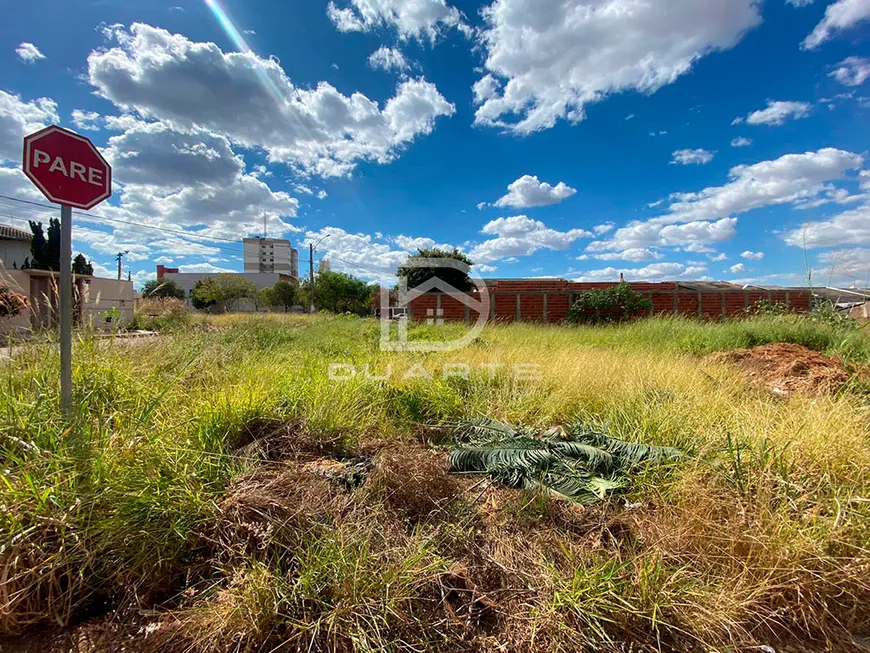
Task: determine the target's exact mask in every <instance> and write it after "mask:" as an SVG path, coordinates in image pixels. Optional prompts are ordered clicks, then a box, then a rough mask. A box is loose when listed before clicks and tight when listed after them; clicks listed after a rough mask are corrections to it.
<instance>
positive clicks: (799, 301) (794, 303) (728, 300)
mask: <svg viewBox="0 0 870 653" xmlns="http://www.w3.org/2000/svg"><path fill="white" fill-rule="evenodd" d="M613 285H615V283H575V282H569V281H566V280H565V279H516V280H514V279H511V280H501V279H499V280H494V281H490V282H487V287H488V290H489V293H490V302H491V307H490V314H489V320H491V321H495V322H516V321H521V322H542V323H558V322H563V321H564V320H565V319H566V318H567V317H568V310H569V307H570V306H571V304H572V303H573V302H574V299H575V297H576V295H577V294H579V293H581V292H583V291H585V290H592V289H604V288H608V287H610V286H613ZM629 285H630V286H631V288H632V290H634V291H635V292H639V293H641V294H643V295H644V296H646V297H648V298H649V299H650V300H651V302H652V305H653V306H652V310H651V311H650V315H683V316H687V317H697V318H701V319H710V320H715V319H723V318H727V317H739V316H742V315H745V311H746V309H747V308H748V307H750V306H752V305H753V304H755V303H757V302H760V301H768V302H771V303H779V304H784V305H786V306H788V307H789V308H790V309H791V310H792V311H794V312H796V313H806V312H809V310H810V307H811V301H812V300H811V297H810V294H809V293H808V292H807V291H805V290H802V289H794V290H789V289H777V290H770V291H768V290H764V289H761V288H747V289H745V290H744V289H742V288H740V287H737V286H735V287H734V288H733V289H731V288H728V289H724V290H714V291H704V292H699V291H696V290H692V289H691V288H686V287H682V286H680V285H679V284H677V283H673V282H666V283H640V282H639V283H631V284H629ZM471 296H472V297H473V298H474V299H475V300H478V299H479V297H478V294H477V291H475V292H473V293H472V294H471ZM409 312H410V317H411V318H412V319H415V320H432V321H437V320H445V321H450V322H454V321H469V322H474V321H475V320H477V311H476V310H474V308H470V307H467V306H466V305H465V303H464V302H463V301H461V298H460V297H459V296H458V295H455V294H447V293H428V294H426V295H424V296H422V297H418V298H417V299H415V300H414V301H413V302H411V306H410V309H409Z"/></svg>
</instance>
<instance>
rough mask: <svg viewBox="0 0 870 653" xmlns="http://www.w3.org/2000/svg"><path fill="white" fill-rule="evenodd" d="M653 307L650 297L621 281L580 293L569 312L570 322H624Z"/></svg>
mask: <svg viewBox="0 0 870 653" xmlns="http://www.w3.org/2000/svg"><path fill="white" fill-rule="evenodd" d="M651 308H652V302H651V301H650V300H649V298H647V297H644V296H643V295H641V294H640V293H637V292H635V291H633V290H632V289H631V286H629V285H628V284H627V283H620V284H617V285H615V286H611V287H610V288H605V289H603V290H597V289H596V290H586V291H584V292H582V293H580V295H579V296H578V298H577V301H575V302H574V305H573V306H572V307H571V310H570V311H569V312H568V323H569V324H602V323H609V322H624V321H626V320H631V319H633V318H635V317H637V315H638V313H640V312H642V311H649V310H650V309H651Z"/></svg>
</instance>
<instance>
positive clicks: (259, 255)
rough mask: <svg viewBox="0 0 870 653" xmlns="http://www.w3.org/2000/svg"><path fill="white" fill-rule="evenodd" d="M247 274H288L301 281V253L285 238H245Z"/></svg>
mask: <svg viewBox="0 0 870 653" xmlns="http://www.w3.org/2000/svg"><path fill="white" fill-rule="evenodd" d="M242 242H243V244H244V260H245V274H252V273H260V274H265V273H269V274H286V275H289V276H291V277H293V279H295V280H298V279H299V252H298V251H297V250H295V249H293V248H292V247H291V246H290V241H289V240H285V239H283V238H245V239H244V240H243V241H242Z"/></svg>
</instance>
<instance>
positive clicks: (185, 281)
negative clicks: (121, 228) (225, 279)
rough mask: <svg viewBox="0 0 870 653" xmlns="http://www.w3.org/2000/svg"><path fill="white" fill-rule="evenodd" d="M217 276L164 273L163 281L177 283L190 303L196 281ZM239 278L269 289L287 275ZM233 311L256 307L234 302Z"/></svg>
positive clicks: (256, 273)
mask: <svg viewBox="0 0 870 653" xmlns="http://www.w3.org/2000/svg"><path fill="white" fill-rule="evenodd" d="M219 276H220V275H219V274H214V273H211V272H208V273H201V272H178V273H176V272H164V273H163V278H164V279H167V280H168V279H171V280H172V281H174V282H175V283H177V284H178V285H179V286H180V287H181V288H183V289H184V294H185V296H186V297H187V302H188V303H190V293H191V291H192V290H193V287H194V286H195V285H196V284H197V282H198V281H202V280H203V279H208V278H210V277H211V278H217V277H219ZM239 276H242V277H244V278H245V279H247V280H248V281H252V282H254V285H255V286H257V288H258V289H263V288H269V287H271V286H274V285H275V284H276V283H278V282H279V281H281V280H282V279H283V280H287V279H288V276H287V275H281V274H278V273H269V272H251V273H249V272H245V273H242V274H240V275H239ZM233 310H236V311H241V312H251V311H255V310H256V306H254V303H253V302H236V304H235V306H233Z"/></svg>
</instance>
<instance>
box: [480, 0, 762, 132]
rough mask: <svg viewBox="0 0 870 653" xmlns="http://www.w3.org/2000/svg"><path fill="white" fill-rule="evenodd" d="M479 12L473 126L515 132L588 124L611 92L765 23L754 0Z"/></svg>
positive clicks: (601, 0)
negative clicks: (588, 112) (479, 69)
mask: <svg viewBox="0 0 870 653" xmlns="http://www.w3.org/2000/svg"><path fill="white" fill-rule="evenodd" d="M482 15H483V19H484V28H483V30H482V32H481V34H480V37H479V38H480V42H481V45H482V47H483V51H484V53H485V55H486V60H485V63H484V67H485V74H484V77H483V79H482V80H481V82H482V81H483V80H487V81H486V82H485V83H484V84H483V86H481V87H479V86H478V85H477V84H476V85H475V89H474V91H475V99H476V101H477V104H478V105H479V106H478V108H477V111H476V114H475V122H476V123H477V124H479V125H493V126H499V127H502V128H506V129H510V130H514V131H516V132H519V133H531V132H534V131H537V130H540V129H546V128H549V127H552V126H553V125H555V123H556V121H557V120H560V119H566V120H568V121H570V122H577V121H579V120H582V119H583V118H584V116H585V107H586V105H588V104H591V103H593V102H598V101H600V100H602V99H604V98H605V97H606V96H608V95H610V94H613V93H619V92H623V91H639V92H641V93H653V92H655V91H656V90H658V89H659V88H661V87H662V86H665V85H667V84H671V83H673V82H674V81H676V80H677V79H678V78H679V77H680V76H682V75H684V74H686V73H688V72H689V71H690V70H691V69H692V67H693V65H694V64H695V62H697V61H698V60H699V59H701V58H703V57H704V56H706V55H707V54H709V53H711V52H714V51H718V50H727V49H730V48H732V47H733V46H735V45H736V44H737V43H738V42H739V41H740V40H741V38H742V37H743V35H744V34H745V33H746V32H747V31H748V30H750V29H752V28H753V27H755V26H757V25H758V24H760V23H761V15H760V13H759V7H758V3H757V2H756V1H755V0H703V1H700V0H645V1H643V2H640V1H633V2H629V1H627V0H619V1H616V0H586V1H585V2H580V1H578V0H535V2H530V0H495V1H494V2H493V3H492V4H491V5H489V6H488V7H485V8H484V9H483V10H482ZM481 82H478V84H480V83H481Z"/></svg>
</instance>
